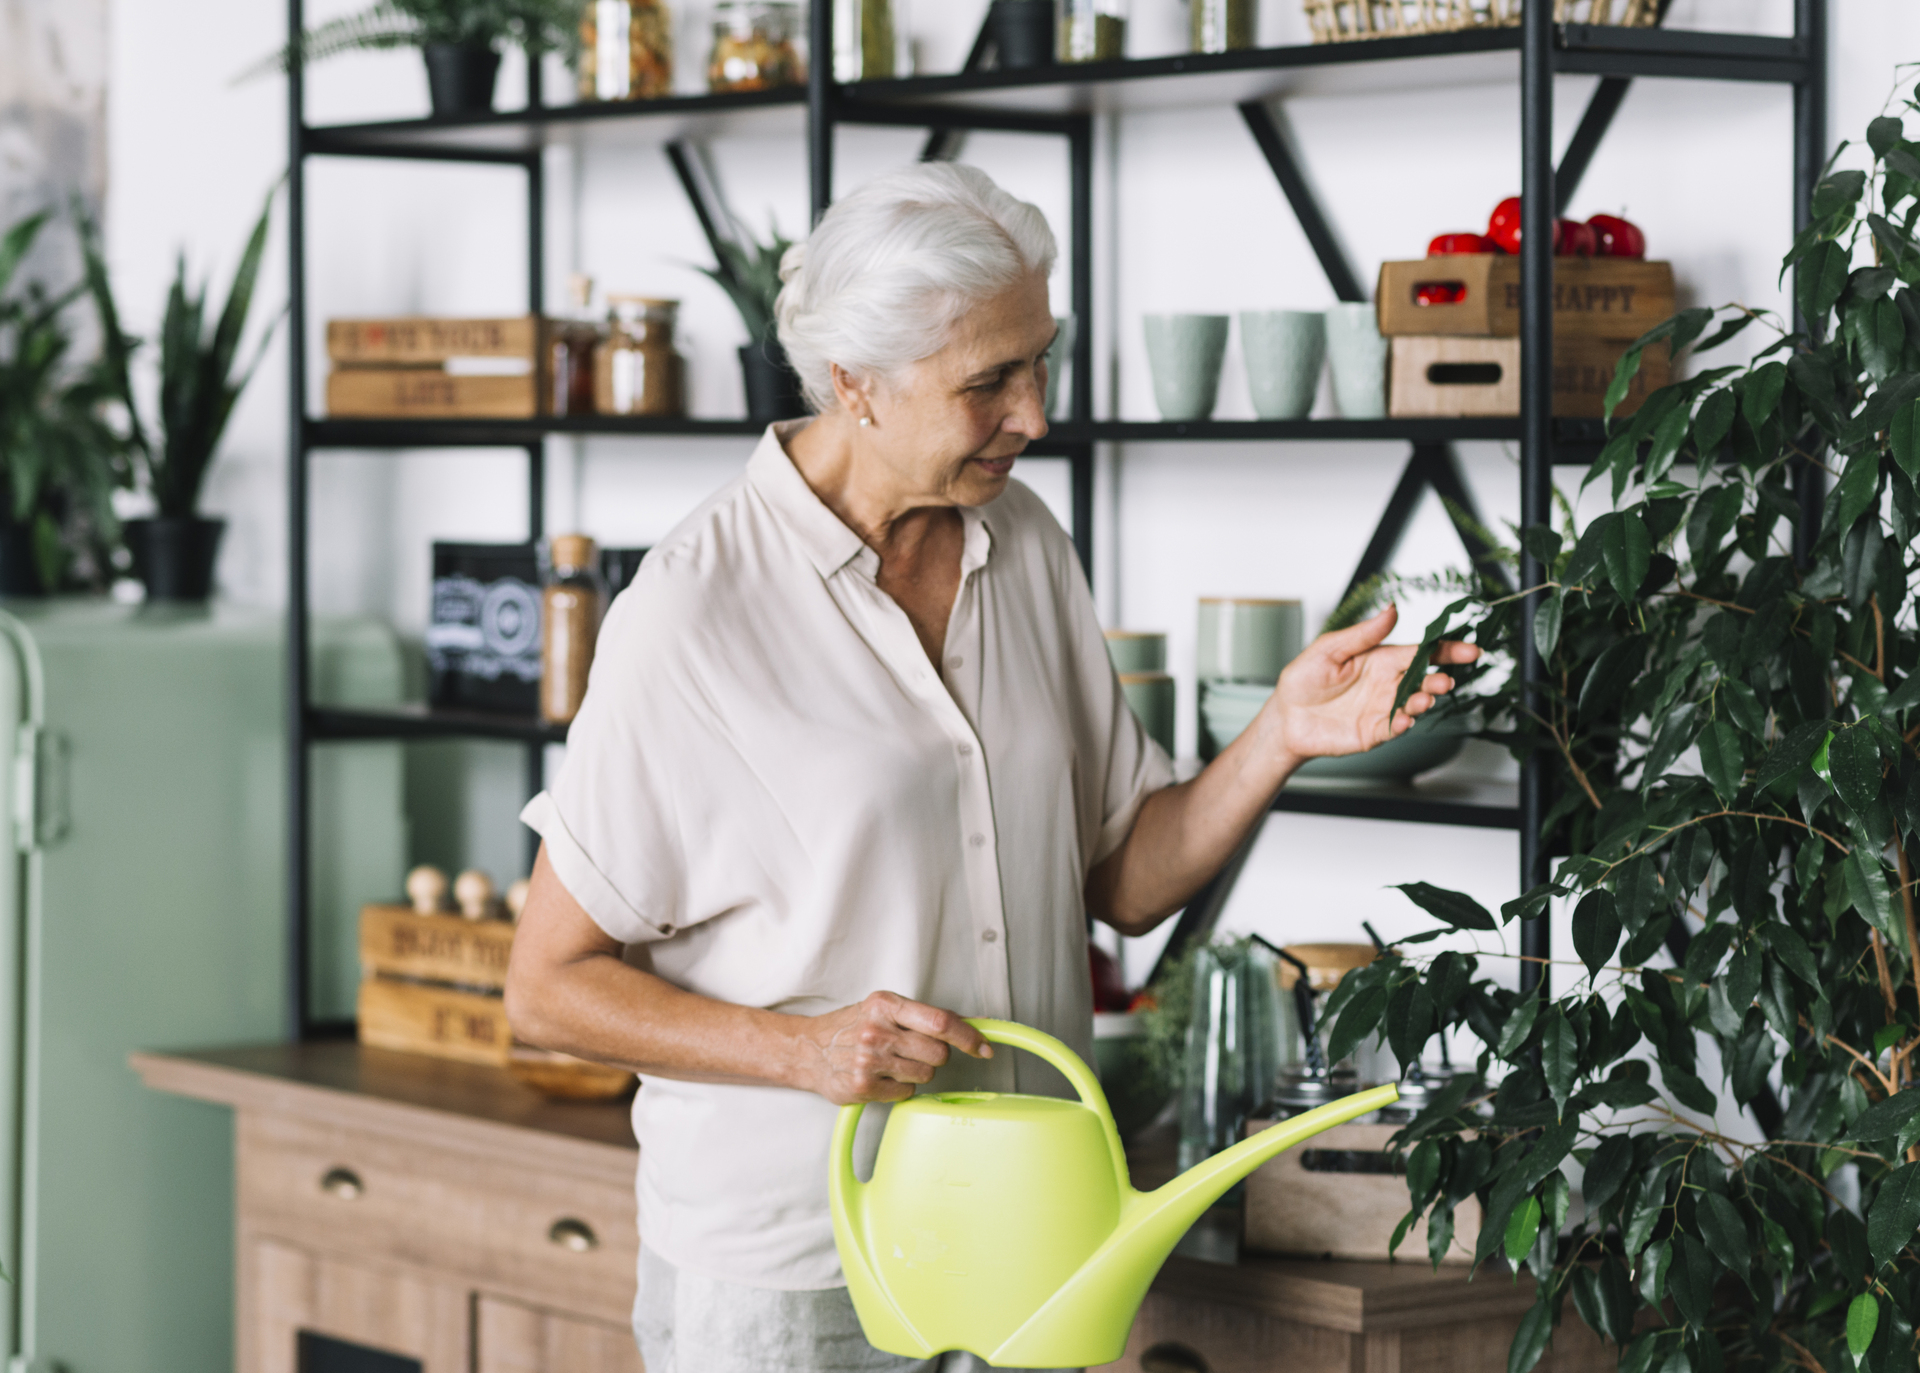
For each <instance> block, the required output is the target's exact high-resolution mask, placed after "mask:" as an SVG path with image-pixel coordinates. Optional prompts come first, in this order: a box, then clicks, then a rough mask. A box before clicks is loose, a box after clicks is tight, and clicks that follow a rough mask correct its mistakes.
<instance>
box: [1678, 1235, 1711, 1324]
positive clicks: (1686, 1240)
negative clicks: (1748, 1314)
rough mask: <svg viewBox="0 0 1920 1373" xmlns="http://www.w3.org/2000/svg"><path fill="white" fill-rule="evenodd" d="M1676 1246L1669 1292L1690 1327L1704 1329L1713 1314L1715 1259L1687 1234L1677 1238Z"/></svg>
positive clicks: (1704, 1247)
mask: <svg viewBox="0 0 1920 1373" xmlns="http://www.w3.org/2000/svg"><path fill="white" fill-rule="evenodd" d="M1673 1246H1674V1255H1673V1268H1672V1270H1671V1271H1670V1273H1669V1275H1668V1279H1667V1290H1668V1292H1669V1293H1670V1294H1671V1295H1672V1297H1673V1300H1674V1304H1675V1305H1677V1306H1678V1307H1679V1308H1680V1314H1681V1315H1682V1316H1683V1317H1684V1318H1685V1319H1686V1322H1687V1324H1688V1325H1692V1326H1698V1327H1700V1328H1702V1329H1704V1328H1705V1327H1706V1324H1707V1320H1708V1318H1709V1317H1710V1316H1712V1314H1713V1279H1714V1263H1713V1256H1712V1255H1711V1254H1709V1253H1708V1252H1707V1250H1706V1246H1704V1245H1703V1244H1701V1243H1700V1241H1699V1240H1697V1239H1695V1238H1694V1237H1693V1236H1692V1235H1689V1234H1687V1233H1686V1232H1685V1231H1681V1232H1679V1233H1677V1234H1676V1235H1675V1236H1674V1238H1673Z"/></svg>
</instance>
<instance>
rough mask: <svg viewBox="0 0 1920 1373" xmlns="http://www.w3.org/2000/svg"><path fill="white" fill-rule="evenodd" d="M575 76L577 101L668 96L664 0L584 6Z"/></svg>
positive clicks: (669, 41)
mask: <svg viewBox="0 0 1920 1373" xmlns="http://www.w3.org/2000/svg"><path fill="white" fill-rule="evenodd" d="M579 72H580V98H581V99H582V100H658V99H660V98H661V97H663V96H668V95H672V94H673V23H672V15H671V11H670V10H669V9H668V0H587V3H586V4H585V6H584V7H583V8H582V11H581V16H580V67H579Z"/></svg>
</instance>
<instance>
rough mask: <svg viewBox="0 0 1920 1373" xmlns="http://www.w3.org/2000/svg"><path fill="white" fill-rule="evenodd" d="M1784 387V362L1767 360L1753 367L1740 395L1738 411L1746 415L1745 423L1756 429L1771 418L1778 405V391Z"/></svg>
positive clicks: (1785, 373)
mask: <svg viewBox="0 0 1920 1373" xmlns="http://www.w3.org/2000/svg"><path fill="white" fill-rule="evenodd" d="M1786 387H1787V364H1786V363H1784V362H1768V363H1763V364H1762V365H1760V366H1759V367H1756V368H1754V369H1753V371H1752V372H1751V373H1750V374H1749V375H1748V377H1747V385H1746V389H1745V390H1744V391H1743V392H1742V393H1741V396H1740V413H1741V414H1742V415H1744V416H1746V420H1747V423H1748V424H1749V425H1751V426H1752V427H1753V428H1754V429H1755V430H1758V429H1759V428H1760V426H1761V425H1763V424H1765V423H1766V422H1767V420H1769V419H1770V418H1772V416H1773V412H1774V411H1775V410H1776V409H1778V408H1779V405H1780V393H1781V392H1782V391H1784V390H1786Z"/></svg>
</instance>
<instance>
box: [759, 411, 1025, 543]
mask: <svg viewBox="0 0 1920 1373" xmlns="http://www.w3.org/2000/svg"><path fill="white" fill-rule="evenodd" d="M807 423H808V421H807V420H804V419H802V420H783V421H781V422H780V423H778V424H770V425H768V426H767V432H766V433H765V434H763V435H761V437H760V442H759V444H758V446H756V447H755V448H754V450H753V456H752V457H751V458H749V459H748V460H747V480H748V481H749V482H750V483H752V485H753V489H754V490H755V491H758V492H759V493H760V497H761V499H763V500H764V501H766V503H767V504H768V505H769V506H771V507H772V509H773V512H774V514H775V515H777V516H778V517H779V518H780V520H781V521H782V522H783V523H784V524H785V525H786V526H787V527H788V528H789V529H791V530H792V531H793V533H794V536H795V537H796V538H797V539H799V541H800V546H801V548H803V549H804V550H805V551H806V554H807V559H808V561H810V562H811V563H812V564H813V566H814V568H815V570H817V571H818V572H819V573H820V575H821V576H822V577H831V576H832V575H833V574H834V573H836V572H838V571H839V570H840V569H841V568H843V567H845V566H846V565H847V564H848V563H850V562H853V561H855V560H856V559H859V558H860V556H861V555H862V554H865V555H866V557H865V559H863V560H862V561H861V566H862V568H863V569H864V570H866V571H867V572H868V573H869V574H870V575H871V574H872V573H874V572H877V571H878V569H879V559H878V557H877V556H876V555H875V554H874V552H873V550H872V549H870V548H868V547H867V545H866V544H865V543H864V542H863V541H862V540H861V538H860V536H859V535H858V534H856V533H854V532H853V531H852V530H851V529H849V528H847V526H846V525H845V524H843V523H841V520H840V517H839V516H838V515H836V514H834V513H833V511H831V510H829V509H828V508H827V505H826V502H824V501H822V500H821V499H820V498H819V497H818V496H816V495H815V494H814V493H813V488H812V487H810V486H808V485H807V479H806V478H805V477H803V476H801V475H800V469H799V468H797V467H795V466H794V465H793V459H792V458H790V457H788V456H787V449H786V441H787V440H788V439H791V438H792V437H793V436H794V435H795V434H797V433H799V432H800V429H801V427H802V426H804V425H805V424H807ZM959 510H960V522H961V527H962V528H963V529H964V530H965V531H966V541H965V543H964V544H963V545H962V548H961V552H960V575H961V577H963V578H964V577H966V576H967V574H969V573H971V572H975V571H977V570H979V569H980V568H981V567H984V566H985V565H986V561H987V554H988V552H989V551H990V550H991V549H992V547H993V531H992V529H991V528H990V527H989V525H988V522H987V516H986V513H985V510H983V509H980V508H976V507H974V506H966V505H963V506H960V507H959Z"/></svg>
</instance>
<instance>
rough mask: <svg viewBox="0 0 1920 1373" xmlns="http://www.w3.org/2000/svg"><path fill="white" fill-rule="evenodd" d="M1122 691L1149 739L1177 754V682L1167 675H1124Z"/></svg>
mask: <svg viewBox="0 0 1920 1373" xmlns="http://www.w3.org/2000/svg"><path fill="white" fill-rule="evenodd" d="M1120 691H1121V694H1122V695H1124V696H1125V697H1126V698H1127V704H1128V705H1129V706H1131V707H1132V708H1133V713H1134V715H1135V716H1136V717H1137V718H1138V719H1139V721H1140V724H1141V725H1142V727H1144V728H1145V729H1146V731H1147V737H1148V738H1149V739H1151V740H1153V742H1154V743H1156V744H1158V745H1160V747H1161V748H1163V749H1165V750H1166V751H1167V753H1168V754H1169V755H1171V754H1172V753H1173V706H1174V690H1173V678H1171V677H1169V676H1167V674H1166V673H1164V672H1123V673H1121V674H1120Z"/></svg>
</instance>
